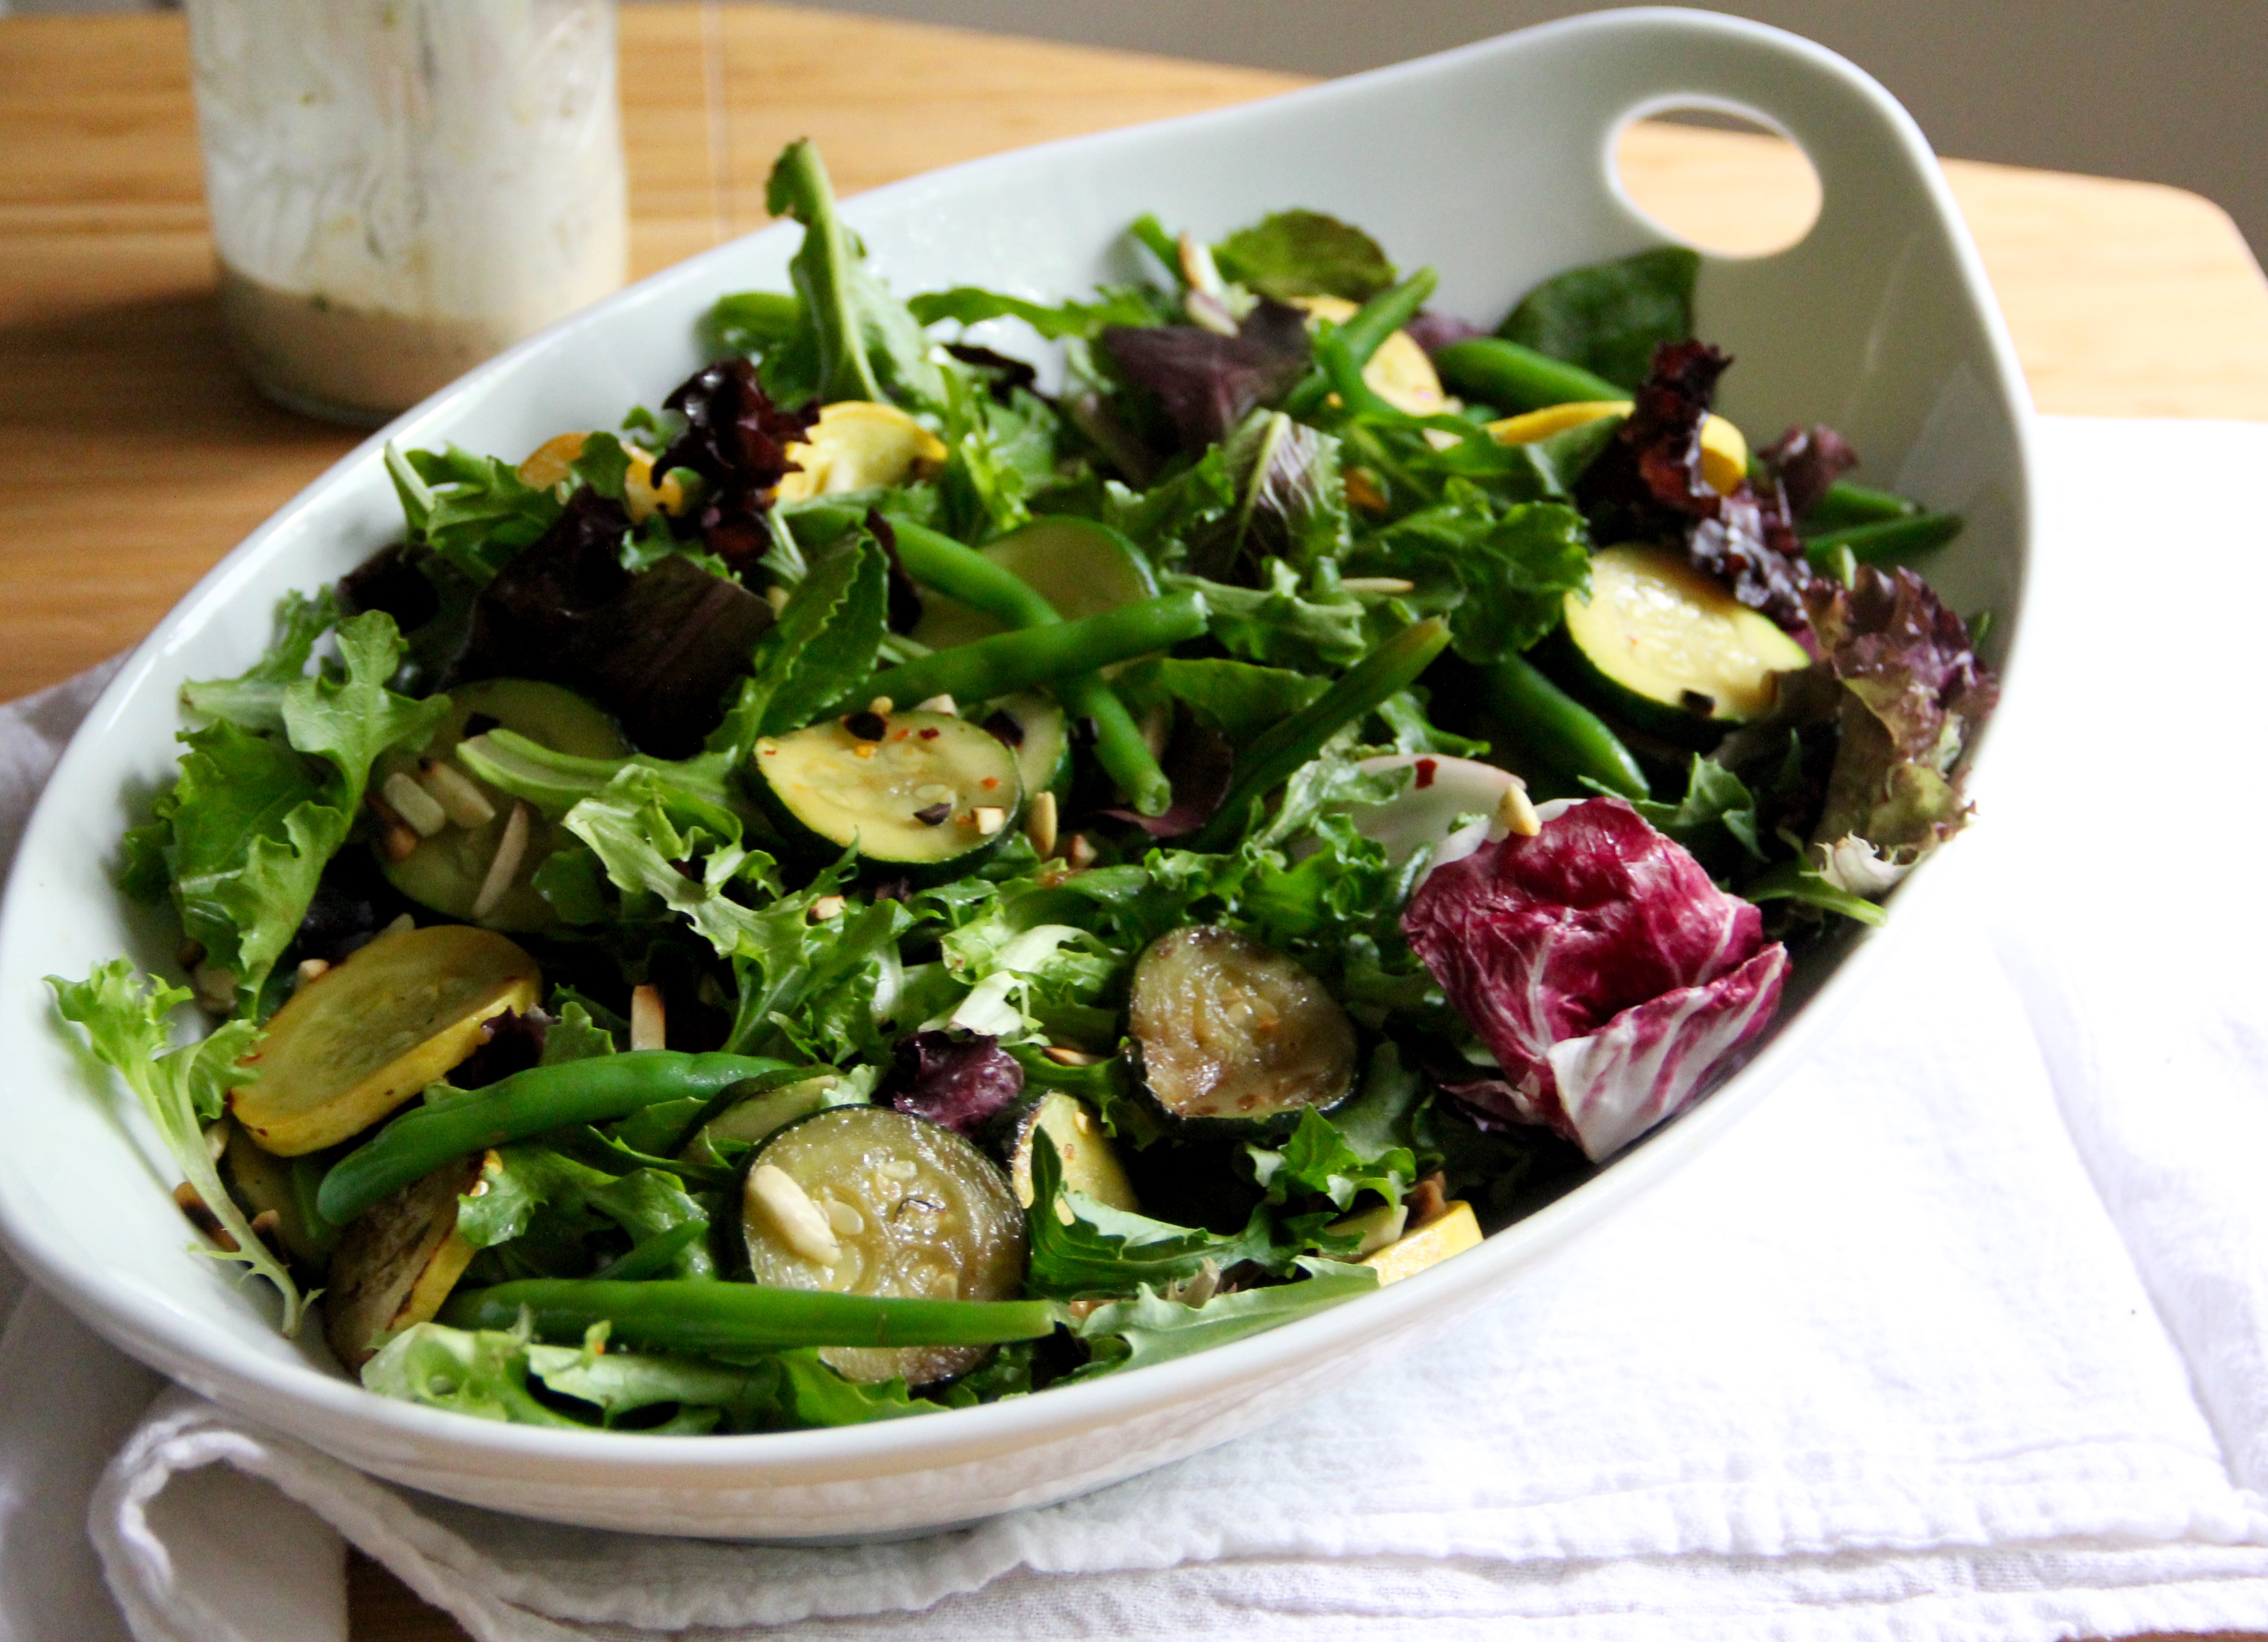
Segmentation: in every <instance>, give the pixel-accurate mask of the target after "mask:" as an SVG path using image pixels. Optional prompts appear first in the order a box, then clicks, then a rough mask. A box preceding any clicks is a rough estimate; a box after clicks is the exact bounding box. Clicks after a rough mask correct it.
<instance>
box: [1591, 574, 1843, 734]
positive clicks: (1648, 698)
mask: <svg viewBox="0 0 2268 1642" xmlns="http://www.w3.org/2000/svg"><path fill="white" fill-rule="evenodd" d="M1566 609H1567V625H1566V636H1567V648H1568V649H1570V650H1571V651H1572V653H1573V658H1574V671H1575V672H1576V674H1577V678H1575V679H1574V680H1573V681H1572V682H1573V684H1574V685H1575V686H1576V687H1577V688H1578V689H1579V691H1580V692H1581V693H1587V694H1589V695H1590V696H1591V697H1592V698H1593V699H1594V700H1595V701H1597V702H1598V703H1599V705H1600V706H1602V707H1605V708H1606V709H1607V710H1608V711H1609V712H1612V713H1616V714H1619V715H1621V716H1623V717H1624V718H1626V719H1628V720H1629V721H1630V722H1631V723H1633V724H1635V725H1637V726H1638V728H1639V729H1646V730H1652V731H1653V733H1654V734H1656V735H1658V736H1663V737H1668V738H1670V739H1673V740H1677V741H1680V742H1695V743H1697V744H1706V743H1708V742H1710V741H1713V740H1714V739H1715V738H1716V737H1719V736H1721V735H1723V733H1724V732H1725V731H1726V730H1727V729H1731V728H1732V727H1734V725H1737V724H1744V723H1747V722H1749V720H1751V719H1756V718H1761V717H1762V716H1764V714H1766V713H1768V712H1770V711H1771V707H1772V703H1773V701H1774V700H1777V699H1778V683H1777V681H1776V679H1775V677H1774V675H1776V674H1778V673H1783V672H1788V671H1794V670H1796V669H1799V668H1803V667H1808V666H1809V665H1810V664H1811V657H1810V656H1808V655H1806V654H1805V653H1804V649H1803V647H1802V646H1801V645H1800V644H1798V643H1797V642H1796V641H1794V640H1793V639H1792V638H1790V637H1789V636H1788V635H1787V634H1786V633H1783V632H1782V631H1781V630H1780V629H1779V627H1778V626H1776V625H1775V624H1774V623H1773V622H1772V620H1771V618H1770V617H1768V616H1765V615H1764V614H1763V613H1762V612H1758V611H1754V610H1751V609H1749V607H1748V606H1747V605H1743V604H1742V603H1741V602H1740V601H1739V600H1738V599H1736V598H1734V597H1733V596H1732V594H1731V593H1730V592H1728V591H1727V590H1726V589H1725V588H1724V587H1723V586H1722V585H1720V584H1719V583H1718V582H1716V581H1715V580H1714V579H1713V578H1712V577H1711V576H1709V575H1705V574H1704V573H1703V572H1702V571H1700V570H1697V569H1696V568H1694V567H1693V566H1692V565H1690V563H1688V562H1687V561H1685V559H1684V558H1683V556H1682V555H1680V554H1677V553H1672V552H1669V551H1668V550H1667V549H1664V548H1660V547H1646V546H1635V545H1631V546H1620V547H1609V548H1605V549H1603V550H1602V551H1601V552H1599V553H1594V554H1592V556H1591V595H1590V597H1588V598H1584V597H1580V595H1577V594H1574V593H1570V594H1568V595H1567V600H1566Z"/></svg>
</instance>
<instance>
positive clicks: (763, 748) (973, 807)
mask: <svg viewBox="0 0 2268 1642" xmlns="http://www.w3.org/2000/svg"><path fill="white" fill-rule="evenodd" d="M750 764H751V767H752V768H753V770H754V772H755V776H756V778H757V779H756V781H755V786H756V788H757V789H758V792H759V794H760V795H761V796H762V798H763V799H764V801H765V803H766V807H767V808H768V809H770V810H772V811H773V812H774V813H775V816H776V817H777V819H779V820H780V821H781V822H783V823H784V825H788V826H790V827H792V828H799V829H801V831H802V832H805V833H807V834H809V835H810V836H811V837H812V838H813V839H815V840H816V842H817V844H818V845H819V846H821V847H824V848H825V849H826V850H827V851H828V852H829V853H832V852H834V851H837V850H841V849H843V848H845V847H849V846H851V845H856V846H857V847H858V853H859V854H861V855H863V856H865V858H866V859H867V860H869V861H886V862H888V863H889V864H891V865H893V866H906V867H935V866H939V865H941V864H942V863H944V862H946V861H956V862H964V863H966V862H968V860H969V858H970V857H973V856H975V855H977V854H982V853H983V852H984V851H987V850H990V849H991V848H993V847H996V846H998V844H1000V843H1001V842H1002V841H1003V840H1005V839H1007V838H1008V837H1009V836H1010V835H1011V834H1012V833H1013V832H1014V831H1015V826H1016V819H1017V817H1018V816H1019V815H1020V813H1021V812H1022V810H1023V804H1024V788H1023V781H1022V778H1021V777H1020V776H1019V775H1018V773H1017V772H1016V755H1015V753H1014V752H1013V751H1012V750H1011V749H1010V748H1008V747H1007V746H1006V745H1005V744H1004V743H1002V742H1001V741H1000V740H999V739H998V737H994V736H992V735H991V734H990V733H989V732H987V731H986V730H985V729H983V728H982V727H981V726H979V725H976V724H972V723H970V722H968V721H967V720H966V719H961V718H956V717H954V715H951V714H949V713H900V712H895V711H893V712H890V713H887V714H883V713H874V712H868V711H860V712H857V713H848V714H845V715H843V717H841V718H838V719H830V720H828V721H827V722H824V723H819V724H814V725H812V726H811V727H810V728H808V729H798V730H792V731H790V732H789V733H788V734H786V735H784V736H766V737H762V739H760V740H759V741H758V742H757V743H756V750H755V755H754V757H753V758H752V759H751V760H750Z"/></svg>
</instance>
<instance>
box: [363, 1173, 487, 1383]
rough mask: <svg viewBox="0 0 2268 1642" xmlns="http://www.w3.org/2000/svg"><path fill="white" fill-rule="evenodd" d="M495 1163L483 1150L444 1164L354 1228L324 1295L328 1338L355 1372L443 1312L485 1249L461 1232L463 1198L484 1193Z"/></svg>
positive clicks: (392, 1195)
mask: <svg viewBox="0 0 2268 1642" xmlns="http://www.w3.org/2000/svg"><path fill="white" fill-rule="evenodd" d="M495 1159H496V1154H495V1153H494V1152H490V1153H488V1154H486V1155H482V1154H480V1153H475V1154H474V1155H472V1156H470V1157H460V1158H457V1159H455V1160H453V1161H452V1162H446V1163H444V1164H442V1165H441V1167H440V1168H438V1169H435V1170H434V1171H433V1172H432V1173H431V1174H430V1175H426V1176H424V1177H423V1178H421V1179H417V1180H413V1181H411V1182H410V1183H409V1184H408V1185H406V1186H404V1187H402V1188H401V1190H400V1191H394V1192H390V1193H388V1194H387V1196H385V1197H383V1198H380V1199H379V1200H378V1201H377V1202H375V1203H373V1204H372V1205H371V1206H369V1207H368V1208H366V1209H365V1210H364V1211H363V1212H362V1213H360V1214H359V1215H357V1216H356V1218H355V1221H354V1223H353V1224H352V1225H351V1226H349V1227H348V1228H347V1229H346V1235H344V1236H342V1238H340V1240H339V1246H338V1249H337V1250H336V1252H335V1253H334V1254H333V1255H332V1256H331V1265H330V1272H329V1285H328V1287H326V1288H325V1290H324V1291H323V1338H324V1339H325V1340H326V1341H328V1343H329V1345H330V1348H331V1350H332V1351H333V1352H336V1353H337V1355H338V1359H339V1360H340V1361H341V1362H342V1363H344V1364H345V1365H346V1366H347V1367H349V1368H360V1367H362V1365H363V1364H364V1363H365V1362H366V1361H367V1360H369V1359H370V1357H371V1356H372V1353H373V1352H376V1351H377V1350H378V1347H379V1342H380V1341H382V1340H383V1339H384V1338H385V1337H386V1336H387V1335H389V1334H395V1333H399V1332H400V1331H401V1330H403V1329H406V1328H409V1326H411V1325H412V1324H413V1323H430V1322H431V1321H432V1320H433V1316H434V1314H435V1313H437V1312H438V1311H439V1310H440V1309H441V1302H442V1301H445V1300H446V1299H447V1298H448V1297H449V1291H450V1290H451V1289H453V1288H454V1287H456V1286H457V1279H459V1278H460V1277H462V1276H463V1275H464V1274H465V1268H466V1267H467V1266H468V1265H470V1264H472V1263H473V1256H474V1255H475V1253H476V1252H477V1250H475V1249H474V1247H473V1245H472V1244H471V1243H470V1242H467V1241H466V1240H465V1238H464V1236H463V1235H461V1234H460V1233H459V1231H458V1230H457V1199H459V1198H460V1196H462V1195H464V1194H465V1193H466V1192H468V1191H477V1190H479V1189H480V1185H479V1183H480V1179H481V1176H482V1172H483V1170H484V1169H487V1168H488V1167H489V1166H490V1163H491V1162H494V1161H495ZM497 1167H498V1168H501V1167H502V1165H501V1164H500V1163H498V1164H497Z"/></svg>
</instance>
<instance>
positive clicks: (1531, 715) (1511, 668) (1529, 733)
mask: <svg viewBox="0 0 2268 1642" xmlns="http://www.w3.org/2000/svg"><path fill="white" fill-rule="evenodd" d="M1484 678H1485V680H1486V688H1487V692H1488V701H1489V706H1490V707H1491V710H1493V711H1494V712H1495V714H1496V715H1497V716H1498V717H1499V718H1500V719H1502V720H1503V721H1504V722H1505V725H1506V728H1507V729H1510V730H1511V731H1512V732H1513V736H1514V737H1517V738H1518V739H1519V740H1520V741H1521V742H1523V743H1525V744H1527V746H1528V749H1529V750H1530V751H1533V752H1535V754H1536V755H1537V756H1538V757H1539V758H1542V759H1543V760H1544V761H1545V762H1547V763H1549V764H1550V765H1551V766H1554V767H1555V768H1556V769H1557V770H1559V771H1560V772H1561V773H1563V774H1567V775H1579V776H1580V775H1587V776H1589V777H1590V778H1591V779H1592V780H1593V781H1596V782H1598V783H1599V785H1600V786H1602V787H1604V788H1608V789H1609V791H1612V792H1617V793H1620V794H1621V795H1623V796H1624V797H1625V798H1644V797H1645V796H1646V773H1645V772H1644V771H1642V770H1640V769H1639V768H1638V760H1637V759H1634V758H1632V757H1631V751H1630V749H1629V748H1628V747H1625V746H1624V745H1623V743H1622V737H1619V736H1617V735H1616V734H1615V732H1614V731H1613V730H1611V729H1608V728H1607V726H1606V723H1605V722H1604V721H1603V720H1602V719H1601V718H1600V717H1599V715H1597V714H1596V713H1594V712H1592V711H1591V709H1590V708H1588V707H1585V706H1584V705H1583V704H1582V703H1581V702H1580V701H1578V700H1575V699H1574V697H1572V696H1571V695H1569V694H1568V693H1566V692H1565V690H1562V689H1561V688H1560V687H1559V686H1558V685H1556V684H1553V683H1552V682H1551V681H1550V679H1549V678H1545V677H1544V676H1543V674H1542V673H1540V672H1538V671H1536V670H1535V664H1534V663H1531V662H1529V661H1528V659H1527V658H1526V657H1525V656H1506V657H1505V658H1504V659H1503V660H1502V661H1500V662H1498V663H1495V664H1494V665H1493V666H1491V667H1490V668H1489V669H1488V670H1487V671H1486V672H1485V674H1484Z"/></svg>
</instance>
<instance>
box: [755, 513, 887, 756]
mask: <svg viewBox="0 0 2268 1642" xmlns="http://www.w3.org/2000/svg"><path fill="white" fill-rule="evenodd" d="M889 604H890V590H889V563H888V561H887V559H886V558H885V557H884V556H883V553H882V549H881V546H880V544H879V543H878V542H876V541H875V540H874V539H873V537H871V536H869V535H867V534H866V533H865V531H863V530H862V531H859V532H858V534H857V536H856V537H855V539H852V540H851V542H849V543H848V544H847V545H845V546H842V547H840V548H837V549H836V551H835V552H834V553H831V554H830V555H829V556H828V557H827V558H825V559H822V560H821V561H819V562H818V563H817V564H816V565H814V567H813V568H812V569H811V572H810V574H809V575H806V577H805V578H804V581H803V583H802V585H800V586H799V587H798V588H797V589H796V590H795V592H794V594H793V596H792V597H790V598H789V599H788V601H787V605H786V607H785V608H784V610H782V611H781V612H780V619H779V620H778V622H777V624H776V625H775V626H774V627H772V629H771V630H770V632H769V633H767V634H764V636H763V638H762V641H759V642H758V644H757V645H756V653H755V661H754V663H753V668H752V671H751V672H750V673H749V676H748V678H747V682H746V683H744V684H743V685H741V686H740V699H739V700H737V701H736V702H735V703H734V704H733V709H732V711H731V712H729V713H727V714H726V715H725V722H724V723H723V724H722V725H721V726H719V727H718V730H717V732H716V734H715V735H713V736H711V737H710V746H711V748H712V749H716V750H729V751H732V752H733V753H734V754H736V755H737V756H739V757H745V756H747V751H748V749H750V748H752V747H754V746H755V743H756V738H757V737H759V736H776V735H779V734H782V733H784V732H785V731H787V730H791V729H801V728H802V727H803V726H804V725H806V724H807V723H809V722H811V720H812V718H813V716H814V715H816V714H817V713H818V712H819V711H820V710H821V708H823V707H826V706H827V705H828V703H829V702H831V701H834V700H837V699H839V698H840V697H841V696H842V695H843V693H844V692H845V691H847V690H849V689H851V686H853V685H856V684H858V681H859V680H860V679H862V678H866V677H867V676H868V675H869V674H871V673H872V672H873V671H874V656H875V652H876V650H877V649H879V648H880V645H881V641H882V637H883V634H885V633H886V632H887V630H888V620H889Z"/></svg>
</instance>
